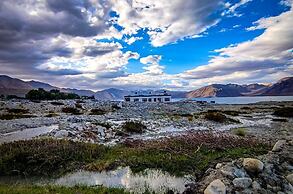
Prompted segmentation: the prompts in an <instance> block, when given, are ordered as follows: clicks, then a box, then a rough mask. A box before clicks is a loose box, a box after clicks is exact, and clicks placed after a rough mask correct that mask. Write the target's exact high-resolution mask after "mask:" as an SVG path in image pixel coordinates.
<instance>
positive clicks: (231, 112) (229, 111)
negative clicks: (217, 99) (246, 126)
mask: <svg viewBox="0 0 293 194" xmlns="http://www.w3.org/2000/svg"><path fill="white" fill-rule="evenodd" d="M223 113H224V114H226V115H230V116H239V115H240V114H247V113H246V112H240V111H236V110H224V111H223Z"/></svg>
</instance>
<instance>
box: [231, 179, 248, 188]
mask: <svg viewBox="0 0 293 194" xmlns="http://www.w3.org/2000/svg"><path fill="white" fill-rule="evenodd" d="M251 184H252V179H251V178H235V179H234V180H233V185H234V186H235V187H237V188H242V189H246V188H248V187H250V186H251Z"/></svg>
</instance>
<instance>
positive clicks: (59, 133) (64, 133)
mask: <svg viewBox="0 0 293 194" xmlns="http://www.w3.org/2000/svg"><path fill="white" fill-rule="evenodd" d="M54 137H57V138H62V137H68V131H66V130H60V131H57V132H56V133H55V135H54Z"/></svg>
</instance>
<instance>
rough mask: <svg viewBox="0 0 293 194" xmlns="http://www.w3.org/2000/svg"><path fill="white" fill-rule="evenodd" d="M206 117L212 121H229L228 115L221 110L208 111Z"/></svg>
mask: <svg viewBox="0 0 293 194" xmlns="http://www.w3.org/2000/svg"><path fill="white" fill-rule="evenodd" d="M204 118H205V119H207V120H210V121H215V122H218V123H223V122H225V121H227V117H226V116H225V115H224V114H222V113H219V112H211V111H209V112H207V113H206V114H205V116H204Z"/></svg>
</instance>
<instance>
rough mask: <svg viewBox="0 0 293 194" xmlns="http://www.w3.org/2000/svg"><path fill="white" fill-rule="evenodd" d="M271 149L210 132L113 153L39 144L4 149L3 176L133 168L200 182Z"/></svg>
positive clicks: (0, 151)
mask: <svg viewBox="0 0 293 194" xmlns="http://www.w3.org/2000/svg"><path fill="white" fill-rule="evenodd" d="M269 148H270V146H269V145H268V144H266V143H263V142H259V141H257V140H255V139H251V138H250V139H247V138H242V137H237V136H231V135H227V134H213V133H208V132H197V133H190V134H188V135H184V136H179V137H170V138H165V139H159V140H151V141H127V142H125V143H124V144H119V145H116V146H112V147H107V146H103V145H97V144H90V143H82V142H73V141H69V140H53V139H35V140H29V141H18V142H12V143H7V144H2V145H0V174H1V175H16V174H17V175H27V176H29V175H45V176H58V175H62V174H64V173H67V172H70V171H75V170H77V169H86V170H98V171H102V170H112V169H115V168H117V167H118V166H129V167H130V168H131V169H132V170H133V171H134V172H139V171H143V170H145V169H148V168H154V169H161V170H163V171H166V172H169V173H171V174H173V175H178V176H183V175H185V174H192V175H195V176H199V175H201V174H202V173H204V171H205V170H206V169H207V168H209V167H210V166H212V165H215V164H216V163H218V162H221V161H222V160H225V161H226V160H227V159H229V160H232V159H235V158H239V157H253V156H254V155H260V154H264V153H266V152H267V151H268V150H269Z"/></svg>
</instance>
